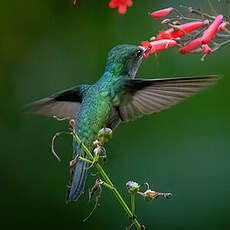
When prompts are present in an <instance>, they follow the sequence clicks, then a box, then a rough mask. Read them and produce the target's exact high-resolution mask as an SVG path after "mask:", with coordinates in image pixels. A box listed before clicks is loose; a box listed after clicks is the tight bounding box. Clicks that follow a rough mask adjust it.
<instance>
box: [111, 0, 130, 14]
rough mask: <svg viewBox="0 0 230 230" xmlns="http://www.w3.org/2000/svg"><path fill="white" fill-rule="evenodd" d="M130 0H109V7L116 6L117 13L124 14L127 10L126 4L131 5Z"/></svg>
mask: <svg viewBox="0 0 230 230" xmlns="http://www.w3.org/2000/svg"><path fill="white" fill-rule="evenodd" d="M132 5H133V2H132V0H111V1H110V2H109V7H111V8H115V7H118V13H120V14H125V13H126V11H127V6H132Z"/></svg>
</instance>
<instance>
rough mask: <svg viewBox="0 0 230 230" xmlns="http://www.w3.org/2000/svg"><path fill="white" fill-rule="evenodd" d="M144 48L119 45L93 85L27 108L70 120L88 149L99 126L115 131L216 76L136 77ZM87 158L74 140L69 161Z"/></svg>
mask: <svg viewBox="0 0 230 230" xmlns="http://www.w3.org/2000/svg"><path fill="white" fill-rule="evenodd" d="M145 52H146V48H145V47H143V46H135V45H118V46H115V47H114V48H112V49H111V51H110V52H109V54H108V58H107V64H106V67H105V71H104V73H103V75H102V76H101V78H100V79H99V80H98V81H97V82H96V83H95V84H93V85H89V84H82V85H77V86H74V87H73V88H70V89H67V90H64V91H61V92H59V93H56V94H54V95H52V96H50V97H47V98H44V99H41V100H38V101H35V102H34V103H32V104H30V105H28V106H27V108H26V111H27V112H30V113H36V114H41V115H47V116H51V117H56V118H66V119H69V120H71V119H74V121H75V130H76V133H77V135H78V136H79V138H80V139H81V141H82V143H84V144H85V146H86V147H87V148H88V149H89V150H90V151H93V149H94V145H93V142H94V141H95V140H96V139H97V136H98V132H99V131H100V130H101V129H102V128H105V127H107V128H110V129H111V130H114V129H115V128H116V127H117V126H118V125H119V124H120V123H123V122H129V121H132V120H135V119H137V118H140V117H142V116H143V115H145V114H153V113H157V112H160V111H161V110H164V109H167V108H169V107H171V106H173V105H175V104H177V103H179V102H180V101H182V100H184V99H186V98H188V97H190V96H192V95H194V94H195V93H197V92H199V91H200V90H202V89H204V88H206V87H208V86H210V85H212V84H213V83H214V82H215V81H216V80H217V77H216V76H199V77H183V78H159V79H141V78H137V79H135V76H136V73H137V70H138V68H139V66H140V64H141V63H142V60H143V57H144V55H145ZM76 156H82V157H86V156H85V153H84V152H83V150H82V149H81V146H80V144H78V143H77V142H76V141H75V140H74V141H73V159H75V157H76ZM87 164H88V163H87V162H86V161H83V160H80V161H78V162H77V164H76V166H75V169H74V171H73V172H72V175H71V177H70V184H69V188H68V191H67V201H68V202H71V201H77V200H78V199H79V198H80V196H81V195H82V194H83V193H84V187H85V183H86V178H87V173H88V169H89V167H88V166H87Z"/></svg>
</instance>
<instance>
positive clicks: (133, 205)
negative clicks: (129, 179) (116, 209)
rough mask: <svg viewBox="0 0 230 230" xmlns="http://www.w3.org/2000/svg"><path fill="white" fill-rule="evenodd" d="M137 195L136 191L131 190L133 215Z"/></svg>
mask: <svg viewBox="0 0 230 230" xmlns="http://www.w3.org/2000/svg"><path fill="white" fill-rule="evenodd" d="M135 195H136V192H133V191H132V192H131V209H132V213H133V215H135Z"/></svg>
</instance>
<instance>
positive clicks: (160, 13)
mask: <svg viewBox="0 0 230 230" xmlns="http://www.w3.org/2000/svg"><path fill="white" fill-rule="evenodd" d="M172 10H173V8H172V7H170V8H166V9H163V10H157V11H154V12H152V14H151V15H152V18H162V17H164V16H166V15H167V14H169V13H170V12H171V11H172Z"/></svg>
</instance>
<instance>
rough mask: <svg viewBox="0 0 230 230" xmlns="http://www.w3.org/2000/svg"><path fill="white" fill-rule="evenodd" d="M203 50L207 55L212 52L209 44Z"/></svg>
mask: <svg viewBox="0 0 230 230" xmlns="http://www.w3.org/2000/svg"><path fill="white" fill-rule="evenodd" d="M202 50H203V51H204V53H206V54H210V53H211V52H212V49H211V48H210V47H209V46H208V45H207V44H204V45H202Z"/></svg>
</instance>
